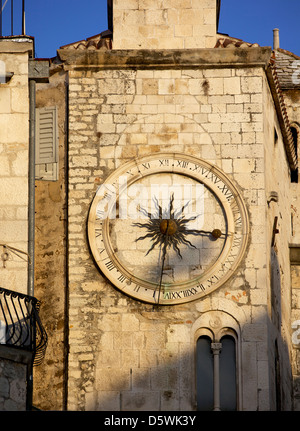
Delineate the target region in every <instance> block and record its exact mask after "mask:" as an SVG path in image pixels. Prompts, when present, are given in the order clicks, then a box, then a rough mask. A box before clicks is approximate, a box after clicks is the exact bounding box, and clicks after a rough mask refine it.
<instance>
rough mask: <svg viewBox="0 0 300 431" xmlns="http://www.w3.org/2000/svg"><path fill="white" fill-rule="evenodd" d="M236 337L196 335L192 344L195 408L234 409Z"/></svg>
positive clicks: (235, 394)
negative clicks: (217, 337) (215, 337)
mask: <svg viewBox="0 0 300 431" xmlns="http://www.w3.org/2000/svg"><path fill="white" fill-rule="evenodd" d="M236 357H237V355H236V338H235V337H233V336H232V335H229V334H228V335H224V336H223V337H222V338H221V339H220V342H219V343H214V342H212V339H211V338H210V337H209V336H208V335H203V336H200V337H199V338H198V340H197V347H196V379H197V410H200V411H212V410H214V411H216V410H222V411H235V410H237V364H236Z"/></svg>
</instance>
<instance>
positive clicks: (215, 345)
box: [211, 343, 222, 411]
mask: <svg viewBox="0 0 300 431" xmlns="http://www.w3.org/2000/svg"><path fill="white" fill-rule="evenodd" d="M221 349H222V343H211V350H212V353H213V355H214V411H221V408H220V363H219V362H220V361H219V359H220V352H221Z"/></svg>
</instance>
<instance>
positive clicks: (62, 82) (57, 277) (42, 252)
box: [33, 66, 68, 410]
mask: <svg viewBox="0 0 300 431" xmlns="http://www.w3.org/2000/svg"><path fill="white" fill-rule="evenodd" d="M66 85H67V84H66V74H64V73H63V74H61V73H60V70H59V69H58V70H56V68H55V66H54V67H53V68H52V69H51V82H50V84H40V85H39V86H38V89H37V92H36V106H37V108H42V107H46V106H48V107H52V106H56V107H57V109H58V129H59V176H58V181H45V180H36V231H35V259H36V270H35V295H36V296H37V297H38V298H39V300H40V301H41V302H42V307H41V310H40V317H41V320H42V322H43V326H44V327H45V330H46V332H47V335H48V345H47V350H46V355H45V358H44V360H43V363H42V364H41V365H39V366H38V367H35V368H34V398H33V402H34V405H35V406H36V407H38V408H40V409H42V410H63V409H64V408H65V405H64V400H65V379H66V378H67V374H66V369H65V367H66V355H67V350H68V344H67V338H66V334H67V314H66V301H67V268H66V240H67V203H66V199H67V195H66V151H67V139H68V133H67V106H66V100H67V96H66V89H67V87H66ZM49 392H50V393H51V397H49Z"/></svg>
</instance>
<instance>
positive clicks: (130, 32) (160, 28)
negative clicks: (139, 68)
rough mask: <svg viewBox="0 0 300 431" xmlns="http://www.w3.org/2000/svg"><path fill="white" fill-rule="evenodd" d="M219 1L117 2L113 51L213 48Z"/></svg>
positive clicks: (165, 0) (115, 5) (140, 0)
mask: <svg viewBox="0 0 300 431" xmlns="http://www.w3.org/2000/svg"><path fill="white" fill-rule="evenodd" d="M216 13H217V12H216V0H163V1H162V0H152V1H149V0H128V1H126V2H124V1H123V0H117V1H114V12H113V16H114V23H113V25H114V49H140V48H143V49H190V48H213V47H214V46H215V44H216V33H217V28H216Z"/></svg>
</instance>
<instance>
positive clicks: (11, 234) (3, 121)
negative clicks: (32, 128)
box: [0, 38, 33, 293]
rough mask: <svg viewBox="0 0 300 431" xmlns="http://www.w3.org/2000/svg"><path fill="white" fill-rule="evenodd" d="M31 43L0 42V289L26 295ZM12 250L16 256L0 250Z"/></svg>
mask: <svg viewBox="0 0 300 431" xmlns="http://www.w3.org/2000/svg"><path fill="white" fill-rule="evenodd" d="M32 51H33V42H32V40H31V39H28V38H23V39H22V40H20V41H17V42H15V41H14V40H9V39H8V40H5V39H4V40H1V42H0V53H1V65H2V66H3V74H2V70H1V75H2V76H5V75H7V77H6V78H3V81H4V80H5V82H2V83H1V86H0V114H1V115H0V129H1V134H0V162H1V173H0V176H1V187H0V220H1V223H0V244H1V256H2V255H3V254H4V253H5V252H7V253H8V256H6V255H5V256H4V259H6V257H7V258H8V260H7V261H5V262H3V259H2V261H1V265H0V286H2V287H4V286H5V288H6V289H11V290H16V291H18V292H22V293H26V292H27V256H26V253H27V251H28V249H27V241H28V148H29V127H28V121H29V90H28V61H29V56H30V55H31V54H32ZM3 245H7V246H10V247H14V248H16V249H18V250H20V252H19V256H17V255H16V254H14V253H13V252H10V251H9V249H5V250H4V249H3Z"/></svg>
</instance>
